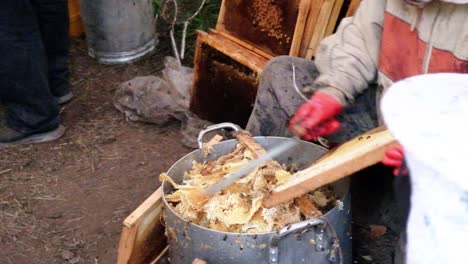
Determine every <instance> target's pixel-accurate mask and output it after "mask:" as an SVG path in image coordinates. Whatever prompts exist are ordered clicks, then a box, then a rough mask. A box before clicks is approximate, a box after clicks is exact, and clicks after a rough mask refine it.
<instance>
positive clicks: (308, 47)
mask: <svg viewBox="0 0 468 264" xmlns="http://www.w3.org/2000/svg"><path fill="white" fill-rule="evenodd" d="M358 4H359V0H223V2H222V6H221V10H220V14H219V18H218V23H217V26H216V30H209V31H208V32H199V33H198V39H197V44H196V51H195V61H194V64H195V68H194V70H195V76H194V82H193V87H192V101H191V110H192V111H193V112H194V113H196V114H197V115H199V116H200V117H201V118H203V119H207V120H209V121H211V122H215V123H218V122H224V121H230V122H234V123H237V124H239V125H241V126H244V125H245V124H246V122H247V119H248V116H249V115H250V112H251V110H252V107H253V104H254V101H255V95H256V93H257V87H258V81H259V77H260V75H261V72H262V69H263V68H264V66H265V65H266V63H267V62H268V60H269V59H271V58H273V57H276V56H279V55H290V56H297V57H303V58H308V59H312V58H313V55H314V53H315V50H316V48H317V46H318V44H319V42H320V40H322V39H323V38H324V37H325V36H327V35H330V34H332V33H333V31H334V30H335V27H336V25H337V23H338V21H339V20H340V19H341V18H342V17H344V16H346V15H351V14H352V12H353V11H352V10H354V9H355V7H356V6H357V5H358Z"/></svg>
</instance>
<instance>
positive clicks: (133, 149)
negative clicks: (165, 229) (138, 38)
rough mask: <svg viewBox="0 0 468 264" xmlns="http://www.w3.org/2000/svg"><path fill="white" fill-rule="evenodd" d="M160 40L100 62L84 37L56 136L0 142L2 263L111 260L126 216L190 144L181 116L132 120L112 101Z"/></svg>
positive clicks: (150, 66) (150, 65)
mask: <svg viewBox="0 0 468 264" xmlns="http://www.w3.org/2000/svg"><path fill="white" fill-rule="evenodd" d="M168 54H170V51H169V49H167V47H166V46H164V45H160V46H159V48H158V50H157V51H156V52H155V53H154V54H153V55H151V56H149V57H147V58H145V59H144V60H142V61H140V62H137V63H134V64H130V65H114V66H105V65H99V64H97V63H96V62H95V61H93V60H92V59H91V58H89V57H88V56H87V54H86V45H85V42H84V40H76V41H74V43H73V44H72V47H71V59H70V67H71V83H72V91H73V93H74V95H75V98H74V99H73V101H72V102H70V103H69V104H67V105H65V106H64V107H63V108H62V113H61V115H62V123H63V124H64V125H65V126H66V127H67V133H66V135H65V136H64V137H63V138H61V139H60V140H58V141H55V142H50V143H44V144H36V145H22V146H17V147H9V148H3V149H0V262H1V263H14V264H22V263H25V264H26V263H27V264H31V263H74V262H75V261H77V260H79V262H78V263H93V264H97V263H105V264H108V263H115V262H116V256H117V245H118V241H119V235H120V227H121V223H122V221H123V220H124V218H125V217H126V216H127V215H128V214H129V213H130V212H131V211H132V210H134V209H135V208H136V207H137V206H138V205H139V204H140V203H141V202H142V201H143V200H144V199H145V198H146V197H147V196H149V195H150V194H151V193H152V192H153V191H154V190H156V188H157V187H158V185H159V182H158V178H157V177H158V175H159V173H160V172H163V171H165V170H167V169H168V168H169V166H170V165H171V164H173V163H174V162H175V161H176V160H177V159H178V158H180V157H181V156H183V155H184V154H185V153H187V152H189V151H190V149H188V148H186V147H184V146H183V145H182V144H181V143H180V138H181V135H180V134H179V125H178V124H177V123H174V124H170V125H168V126H167V127H163V128H160V127H156V126H152V125H148V124H136V123H128V122H127V121H125V118H124V116H123V115H122V114H121V113H119V112H118V111H117V110H116V109H115V108H114V106H113V105H112V96H113V94H114V91H115V89H116V88H117V86H118V85H119V84H120V83H121V82H124V81H127V80H129V79H132V78H134V77H136V76H145V75H150V74H156V73H157V72H158V71H159V70H160V69H161V67H162V59H163V57H164V56H165V55H168Z"/></svg>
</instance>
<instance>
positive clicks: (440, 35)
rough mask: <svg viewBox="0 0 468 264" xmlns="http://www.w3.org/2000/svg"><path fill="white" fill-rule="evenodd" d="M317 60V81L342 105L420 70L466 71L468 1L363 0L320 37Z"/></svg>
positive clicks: (467, 55)
mask: <svg viewBox="0 0 468 264" xmlns="http://www.w3.org/2000/svg"><path fill="white" fill-rule="evenodd" d="M457 1H459V0H457ZM316 65H317V67H318V69H319V71H320V76H319V77H318V79H317V80H316V84H317V85H319V87H323V88H322V91H323V92H326V93H328V94H330V95H332V96H334V97H335V98H336V99H338V100H339V101H340V102H341V103H342V104H343V105H346V104H349V103H352V101H353V99H354V97H355V96H356V95H358V94H359V93H361V92H362V91H363V90H364V89H366V88H367V87H368V86H369V84H370V83H373V82H378V84H379V90H380V91H379V92H380V94H381V92H383V91H384V90H385V89H386V88H388V87H389V86H390V85H391V84H392V83H393V82H395V81H398V80H401V79H403V78H406V77H410V76H414V75H418V74H424V73H435V72H461V73H468V4H454V3H447V2H441V1H432V2H430V3H428V4H427V5H425V6H424V8H418V7H414V6H412V5H409V4H406V3H405V2H404V1H403V0H363V1H362V2H361V5H360V6H359V8H358V10H357V11H356V13H355V15H354V16H353V17H349V18H345V19H343V20H342V22H341V24H340V26H339V27H338V30H337V32H336V33H335V34H334V35H331V36H329V37H327V38H325V39H324V40H323V41H322V42H321V44H320V46H319V49H318V51H317V54H316ZM330 86H331V87H330ZM332 87H335V88H332ZM442 89H443V88H442ZM377 99H378V100H379V99H380V96H378V98H377Z"/></svg>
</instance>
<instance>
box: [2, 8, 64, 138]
mask: <svg viewBox="0 0 468 264" xmlns="http://www.w3.org/2000/svg"><path fill="white" fill-rule="evenodd" d="M68 19H69V18H68V1H67V0H2V1H0V100H1V102H2V104H3V105H4V106H6V121H7V124H8V126H10V127H11V128H13V129H15V130H17V131H20V132H23V133H33V132H41V131H47V130H50V129H53V128H55V127H57V125H58V124H59V107H58V104H57V101H56V98H55V97H56V96H62V95H65V94H67V93H68V92H69V83H68V75H69V72H68V66H67V59H68V27H69V21H68Z"/></svg>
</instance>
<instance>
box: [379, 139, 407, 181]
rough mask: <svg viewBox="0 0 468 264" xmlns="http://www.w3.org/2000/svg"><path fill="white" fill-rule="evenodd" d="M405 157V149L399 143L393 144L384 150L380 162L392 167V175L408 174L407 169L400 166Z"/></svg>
mask: <svg viewBox="0 0 468 264" xmlns="http://www.w3.org/2000/svg"><path fill="white" fill-rule="evenodd" d="M404 159H405V151H404V149H403V147H402V146H401V145H395V146H392V147H390V148H388V149H387V151H386V152H385V158H384V159H383V160H382V163H383V164H385V165H386V166H389V167H393V168H394V170H393V175H395V176H400V175H404V176H407V175H408V169H407V168H406V167H405V168H402V165H403V161H404Z"/></svg>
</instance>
